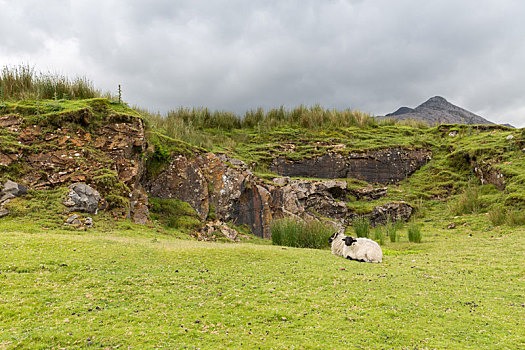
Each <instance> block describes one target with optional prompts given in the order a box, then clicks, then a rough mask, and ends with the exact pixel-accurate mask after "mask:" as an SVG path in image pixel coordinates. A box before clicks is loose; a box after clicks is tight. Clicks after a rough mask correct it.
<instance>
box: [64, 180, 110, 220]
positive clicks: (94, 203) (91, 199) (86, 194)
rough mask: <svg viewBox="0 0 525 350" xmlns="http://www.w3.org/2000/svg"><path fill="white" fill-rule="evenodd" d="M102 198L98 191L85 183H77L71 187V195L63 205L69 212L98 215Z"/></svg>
mask: <svg viewBox="0 0 525 350" xmlns="http://www.w3.org/2000/svg"><path fill="white" fill-rule="evenodd" d="M100 198H101V197H100V194H99V193H98V191H97V190H95V189H94V188H92V187H90V186H89V185H86V184H85V183H83V182H77V183H74V184H72V185H70V186H69V194H68V195H67V197H66V199H65V200H64V202H63V204H64V205H65V206H66V207H68V210H69V211H79V212H87V213H90V214H96V213H97V210H98V203H99V201H100Z"/></svg>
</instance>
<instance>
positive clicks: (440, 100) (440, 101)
mask: <svg viewBox="0 0 525 350" xmlns="http://www.w3.org/2000/svg"><path fill="white" fill-rule="evenodd" d="M445 105H452V104H451V103H450V102H448V101H447V100H446V99H445V98H444V97H441V96H434V97H431V98H429V99H428V100H426V101H425V102H423V103H422V104H420V105H419V106H418V107H431V106H445Z"/></svg>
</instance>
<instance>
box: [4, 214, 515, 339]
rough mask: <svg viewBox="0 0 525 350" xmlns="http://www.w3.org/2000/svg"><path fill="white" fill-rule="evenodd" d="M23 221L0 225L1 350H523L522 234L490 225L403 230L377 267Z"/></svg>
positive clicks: (483, 219) (469, 222)
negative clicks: (417, 233) (417, 234)
mask: <svg viewBox="0 0 525 350" xmlns="http://www.w3.org/2000/svg"><path fill="white" fill-rule="evenodd" d="M20 220H21V219H16V220H15V219H10V220H3V221H0V349H12V348H13V349H49V348H55V349H59V348H67V349H72V348H73V349H74V348H103V349H104V348H106V349H113V348H131V349H143V348H156V347H157V348H170V349H179V348H189V349H193V348H202V349H231V348H239V349H240V348H242V349H250V348H262V349H269V348H275V349H304V348H318V349H332V348H341V349H343V348H344V349H348V348H350V349H354V348H355V349H361V348H362V349H368V348H371V349H379V348H386V349H388V348H395V349H403V348H406V349H409V348H410V349H415V348H417V349H427V348H428V349H434V348H439V349H443V348H448V349H463V348H467V349H469V348H470V349H518V348H524V347H525V332H524V331H523V329H524V327H525V321H524V320H525V295H524V294H525V274H524V266H525V253H524V249H523V247H524V246H525V229H524V228H523V227H521V228H518V229H511V228H509V227H508V226H506V225H504V226H500V227H497V228H490V225H489V222H488V218H487V216H486V215H480V216H476V215H466V216H462V217H460V218H457V217H456V218H448V219H446V220H445V221H431V222H426V223H425V225H424V227H423V243H420V244H414V243H409V242H408V240H407V237H406V230H402V231H401V239H400V241H399V242H396V243H390V242H388V243H387V244H386V245H385V246H383V250H384V252H385V257H384V259H383V263H382V264H366V263H358V262H354V261H349V260H344V259H342V258H340V257H336V256H333V255H331V254H330V251H329V250H313V249H298V248H289V247H286V248H284V247H279V246H270V245H261V244H250V243H242V244H231V243H230V244H219V243H203V242H196V241H191V240H180V239H175V238H173V237H171V236H169V235H163V234H159V233H158V232H156V231H155V229H154V228H139V226H134V225H132V224H126V223H123V224H122V225H121V226H120V228H118V229H114V230H113V231H112V230H110V229H108V230H101V229H98V230H97V229H93V230H90V231H86V232H84V231H71V230H45V229H38V225H34V224H32V225H30V226H27V227H28V228H27V229H24V228H23V227H24V226H23V225H24V223H22V222H21V221H20ZM451 221H454V222H456V226H457V228H456V229H453V230H448V229H446V226H447V225H448V224H449V222H451ZM99 227H104V226H102V225H99Z"/></svg>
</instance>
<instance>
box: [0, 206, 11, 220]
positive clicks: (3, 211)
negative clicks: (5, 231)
mask: <svg viewBox="0 0 525 350" xmlns="http://www.w3.org/2000/svg"><path fill="white" fill-rule="evenodd" d="M7 215H9V211H8V210H7V209H4V208H3V207H0V218H3V217H6V216H7Z"/></svg>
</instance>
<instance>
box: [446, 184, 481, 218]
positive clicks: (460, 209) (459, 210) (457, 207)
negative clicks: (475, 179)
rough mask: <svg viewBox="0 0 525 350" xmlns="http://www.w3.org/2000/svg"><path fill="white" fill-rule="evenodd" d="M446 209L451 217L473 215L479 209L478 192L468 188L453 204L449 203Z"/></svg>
mask: <svg viewBox="0 0 525 350" xmlns="http://www.w3.org/2000/svg"><path fill="white" fill-rule="evenodd" d="M448 209H449V211H450V214H452V215H463V214H473V213H477V212H479V210H480V209H481V200H480V198H479V195H478V191H477V190H476V189H475V188H472V187H469V188H467V189H466V190H465V191H464V192H463V193H462V194H460V195H459V197H458V199H457V200H456V201H455V202H451V203H449V206H448Z"/></svg>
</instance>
